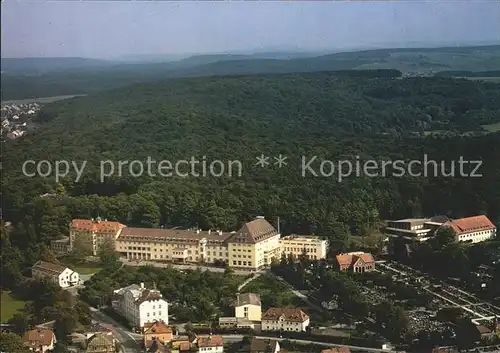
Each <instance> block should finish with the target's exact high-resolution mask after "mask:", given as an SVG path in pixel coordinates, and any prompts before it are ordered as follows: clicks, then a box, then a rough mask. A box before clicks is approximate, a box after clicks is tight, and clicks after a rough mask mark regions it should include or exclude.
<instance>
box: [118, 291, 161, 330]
mask: <svg viewBox="0 0 500 353" xmlns="http://www.w3.org/2000/svg"><path fill="white" fill-rule="evenodd" d="M114 294H115V295H116V296H117V300H116V301H114V302H113V308H114V309H115V310H116V311H117V312H118V313H119V314H121V315H122V316H123V317H125V318H126V319H127V321H128V322H129V323H130V324H131V325H132V326H133V327H134V328H136V329H141V328H143V327H144V324H146V323H152V322H155V321H163V322H164V323H165V324H166V325H168V303H167V301H166V300H165V299H163V297H162V295H161V293H160V291H158V290H155V289H148V288H145V287H144V283H141V285H140V286H138V285H136V284H132V285H130V286H128V287H125V288H121V289H117V290H115V291H114Z"/></svg>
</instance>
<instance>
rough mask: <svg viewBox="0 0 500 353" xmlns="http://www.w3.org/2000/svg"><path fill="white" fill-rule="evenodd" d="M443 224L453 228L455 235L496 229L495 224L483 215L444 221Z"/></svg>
mask: <svg viewBox="0 0 500 353" xmlns="http://www.w3.org/2000/svg"><path fill="white" fill-rule="evenodd" d="M445 225H447V226H450V227H451V228H453V230H454V231H455V233H456V234H457V235H460V234H464V233H470V232H478V231H483V230H490V229H496V227H495V225H494V224H493V223H492V222H491V221H490V220H489V219H488V217H486V216H484V215H481V216H474V217H467V218H460V219H454V220H451V221H449V222H446V223H445Z"/></svg>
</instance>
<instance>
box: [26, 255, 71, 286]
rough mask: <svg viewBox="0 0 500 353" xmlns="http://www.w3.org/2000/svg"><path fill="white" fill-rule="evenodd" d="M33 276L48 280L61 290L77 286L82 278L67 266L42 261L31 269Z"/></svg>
mask: <svg viewBox="0 0 500 353" xmlns="http://www.w3.org/2000/svg"><path fill="white" fill-rule="evenodd" d="M31 275H32V277H33V278H36V279H48V280H50V281H52V282H54V283H56V284H57V285H58V286H59V287H61V288H68V287H71V286H74V285H77V284H78V283H79V281H80V276H79V274H78V273H77V272H75V271H73V270H71V269H69V268H67V267H66V266H62V265H59V264H54V263H51V262H46V261H42V260H40V261H38V262H37V263H36V264H34V265H33V267H31Z"/></svg>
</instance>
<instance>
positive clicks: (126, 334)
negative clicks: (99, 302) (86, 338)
mask: <svg viewBox="0 0 500 353" xmlns="http://www.w3.org/2000/svg"><path fill="white" fill-rule="evenodd" d="M91 311H92V318H93V319H94V320H96V321H98V322H101V323H105V324H108V325H112V332H113V336H114V337H115V338H116V340H117V341H118V342H120V345H121V347H122V353H138V352H142V351H143V350H142V345H141V339H142V335H139V334H136V333H132V332H130V331H129V330H127V329H126V328H125V327H123V326H122V325H121V324H119V323H118V322H116V321H115V320H113V319H112V318H110V317H109V316H108V315H106V314H104V313H103V312H101V311H99V310H97V309H96V308H91Z"/></svg>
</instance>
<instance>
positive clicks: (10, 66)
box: [1, 58, 113, 75]
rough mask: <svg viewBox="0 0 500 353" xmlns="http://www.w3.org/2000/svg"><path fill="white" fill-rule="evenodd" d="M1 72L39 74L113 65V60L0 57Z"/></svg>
mask: <svg viewBox="0 0 500 353" xmlns="http://www.w3.org/2000/svg"><path fill="white" fill-rule="evenodd" d="M1 65H2V73H5V74H11V75H39V74H45V73H49V72H54V71H61V70H71V69H82V68H91V67H92V68H95V67H102V66H109V65H113V62H111V61H106V60H98V59H87V58H2V59H1Z"/></svg>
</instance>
